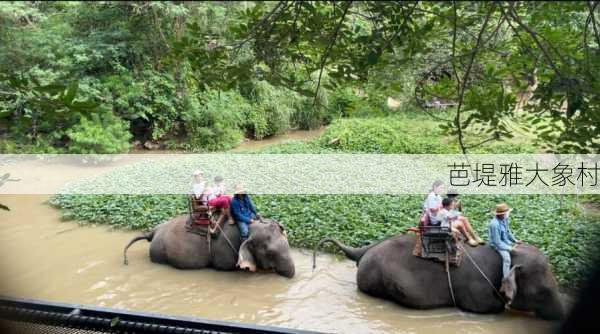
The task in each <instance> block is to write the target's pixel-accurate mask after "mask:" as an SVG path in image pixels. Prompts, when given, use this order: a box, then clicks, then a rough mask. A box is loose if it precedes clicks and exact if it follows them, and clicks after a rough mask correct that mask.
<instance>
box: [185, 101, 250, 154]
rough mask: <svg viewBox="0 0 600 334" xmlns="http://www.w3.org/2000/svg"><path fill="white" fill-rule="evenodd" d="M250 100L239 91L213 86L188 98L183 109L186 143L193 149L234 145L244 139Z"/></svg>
mask: <svg viewBox="0 0 600 334" xmlns="http://www.w3.org/2000/svg"><path fill="white" fill-rule="evenodd" d="M250 110H251V106H250V104H249V103H248V102H247V101H246V100H245V99H244V98H243V97H242V96H241V95H240V94H239V93H238V92H237V91H226V92H219V91H216V90H209V91H207V92H205V93H203V94H202V95H201V96H199V97H198V98H196V97H189V98H187V99H186V107H185V110H184V112H183V121H184V127H185V131H186V134H187V139H186V142H185V144H183V147H184V148H186V149H190V150H193V151H217V150H225V149H229V148H232V147H234V146H236V145H237V144H239V143H240V142H241V140H242V130H241V128H242V124H243V122H242V115H244V114H248V113H249V112H250Z"/></svg>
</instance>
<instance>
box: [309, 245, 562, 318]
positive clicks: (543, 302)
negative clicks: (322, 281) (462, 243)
mask: <svg viewBox="0 0 600 334" xmlns="http://www.w3.org/2000/svg"><path fill="white" fill-rule="evenodd" d="M324 242H333V243H334V244H335V245H337V246H338V247H339V248H340V249H341V250H342V251H343V252H344V253H345V254H346V256H347V257H348V258H350V259H351V260H354V261H356V263H357V267H358V272H357V276H356V281H357V284H358V288H359V289H360V290H361V291H363V292H365V293H367V294H370V295H373V296H377V297H381V298H385V299H390V300H393V301H395V302H397V303H399V304H401V305H403V306H406V307H410V308H417V309H431V308H436V307H445V306H453V305H454V303H453V300H452V295H451V291H450V289H449V284H448V276H447V273H446V271H445V265H444V263H439V262H434V261H432V260H427V259H423V258H419V257H416V256H415V255H413V248H414V246H415V242H416V237H415V236H411V235H399V236H395V237H392V238H389V239H386V240H384V241H381V242H378V243H375V244H372V245H369V246H365V247H362V248H352V247H348V246H345V245H343V244H341V243H340V242H338V241H337V240H334V239H330V238H327V239H323V240H321V241H320V242H319V243H318V244H317V247H316V248H315V256H316V251H317V249H318V247H319V246H320V245H321V244H323V243H324ZM466 251H467V252H468V254H469V255H470V256H471V258H472V259H473V261H474V262H475V263H476V264H477V266H478V267H479V268H480V269H481V272H480V271H479V269H477V268H476V266H475V265H474V264H473V262H472V261H471V260H470V258H469V257H468V256H467V254H465V257H464V259H463V260H462V263H461V264H460V266H458V267H454V266H450V279H451V281H452V288H453V292H454V298H455V300H456V306H457V307H458V308H460V309H462V310H465V311H469V312H476V313H498V312H502V311H503V310H504V305H505V301H508V300H512V303H511V304H510V307H511V308H512V309H515V310H520V311H528V312H535V314H536V315H538V316H539V317H542V318H544V319H559V318H562V316H563V308H562V304H561V302H560V299H559V292H558V286H557V282H556V279H555V278H554V275H553V274H552V272H551V270H550V265H549V264H548V260H547V259H546V257H545V256H544V254H542V252H540V251H539V250H538V249H537V248H536V247H534V246H531V245H526V244H520V245H518V246H517V248H515V249H514V250H513V251H512V252H511V255H512V263H513V265H514V267H513V269H512V270H511V272H510V274H509V276H508V278H507V279H506V280H505V281H504V284H502V283H503V281H502V262H501V258H500V255H498V253H497V252H496V251H494V250H493V249H492V248H491V247H490V246H488V245H485V246H479V247H476V248H471V247H467V249H466ZM314 260H315V258H313V261H314ZM482 272H483V274H485V277H487V279H489V281H490V282H488V281H487V280H486V278H485V277H484V275H483V274H482ZM492 285H493V288H492ZM499 295H501V296H502V297H501V296H499Z"/></svg>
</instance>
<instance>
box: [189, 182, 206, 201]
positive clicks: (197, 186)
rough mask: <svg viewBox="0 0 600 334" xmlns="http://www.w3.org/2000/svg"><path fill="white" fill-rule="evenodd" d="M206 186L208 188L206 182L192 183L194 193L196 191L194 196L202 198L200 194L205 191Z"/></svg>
mask: <svg viewBox="0 0 600 334" xmlns="http://www.w3.org/2000/svg"><path fill="white" fill-rule="evenodd" d="M205 188H206V182H201V183H194V184H193V185H192V193H194V196H196V198H200V196H202V193H203V192H204V189H205Z"/></svg>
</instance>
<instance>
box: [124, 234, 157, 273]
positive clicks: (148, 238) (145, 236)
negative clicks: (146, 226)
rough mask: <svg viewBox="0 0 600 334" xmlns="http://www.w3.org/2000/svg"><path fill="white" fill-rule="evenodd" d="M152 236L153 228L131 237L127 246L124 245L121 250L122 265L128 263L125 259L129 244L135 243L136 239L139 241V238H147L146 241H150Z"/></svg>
mask: <svg viewBox="0 0 600 334" xmlns="http://www.w3.org/2000/svg"><path fill="white" fill-rule="evenodd" d="M152 238H154V230H152V231H150V232H148V233H144V234H143V235H140V236H137V237H135V238H133V239H131V241H130V242H129V243H128V244H127V246H125V249H124V250H123V264H124V265H128V264H129V261H127V249H128V248H129V247H131V245H133V244H134V243H136V242H137V241H140V240H148V242H150V241H152Z"/></svg>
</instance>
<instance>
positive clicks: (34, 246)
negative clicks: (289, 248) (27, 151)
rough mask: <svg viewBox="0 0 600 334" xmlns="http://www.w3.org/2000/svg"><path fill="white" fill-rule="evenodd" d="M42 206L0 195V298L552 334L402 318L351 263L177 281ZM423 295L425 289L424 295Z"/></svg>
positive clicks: (114, 238)
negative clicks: (284, 273) (364, 289)
mask: <svg viewBox="0 0 600 334" xmlns="http://www.w3.org/2000/svg"><path fill="white" fill-rule="evenodd" d="M47 199H48V197H47V196H42V195H38V196H34V195H18V196H15V195H2V196H0V203H3V204H5V205H7V206H8V207H10V209H11V211H10V212H6V211H0V252H1V254H2V256H1V257H0V268H1V270H0V283H1V284H0V294H2V295H7V296H13V297H24V298H35V299H45V300H52V301H61V302H68V303H78V304H88V305H98V306H104V307H112V308H122V309H130V310H138V311H146V312H156V313H164V314H171V315H186V316H197V317H203V318H208V319H213V320H227V321H236V322H244V323H257V324H264V325H275V326H283V327H289V328H300V329H310V330H318V331H324V332H338V333H439V332H441V331H443V332H444V333H545V332H548V331H550V330H552V329H553V326H554V325H555V324H553V323H551V322H547V321H542V320H538V319H535V318H533V317H531V316H528V315H522V314H514V313H510V314H509V313H505V314H501V315H475V314H469V313H463V312H460V311H458V310H456V309H452V308H447V309H439V310H432V311H418V310H410V309H406V308H403V307H401V306H398V305H396V304H394V303H392V302H388V301H385V300H381V299H378V298H374V297H370V296H368V295H365V294H363V293H361V292H360V291H358V289H357V287H356V281H355V279H356V268H355V265H354V263H353V262H351V261H348V260H344V259H341V258H337V257H335V256H332V255H327V254H321V255H319V256H318V264H317V269H316V270H315V271H314V272H313V271H312V264H311V257H310V253H309V252H308V251H305V250H294V251H293V257H294V260H295V263H296V277H294V278H293V279H286V278H283V277H280V276H278V275H275V274H270V273H255V274H251V273H245V272H217V271H214V270H212V269H205V270H189V271H182V270H177V269H174V268H171V267H168V266H164V265H158V264H153V263H151V262H150V260H149V258H148V243H146V242H144V241H141V242H139V243H137V244H135V245H134V246H132V247H131V248H130V250H129V254H128V255H129V265H128V266H125V265H123V258H122V250H123V247H124V245H125V244H126V243H127V242H128V241H129V240H130V239H131V238H132V237H134V236H135V235H137V233H136V232H126V231H115V230H112V229H111V228H109V227H106V226H96V227H91V226H83V227H82V226H79V225H78V224H76V223H72V222H61V221H60V216H59V213H58V211H57V210H55V209H53V208H51V207H49V206H48V205H46V204H44V202H45V200H47ZM424 288H425V287H424Z"/></svg>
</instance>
